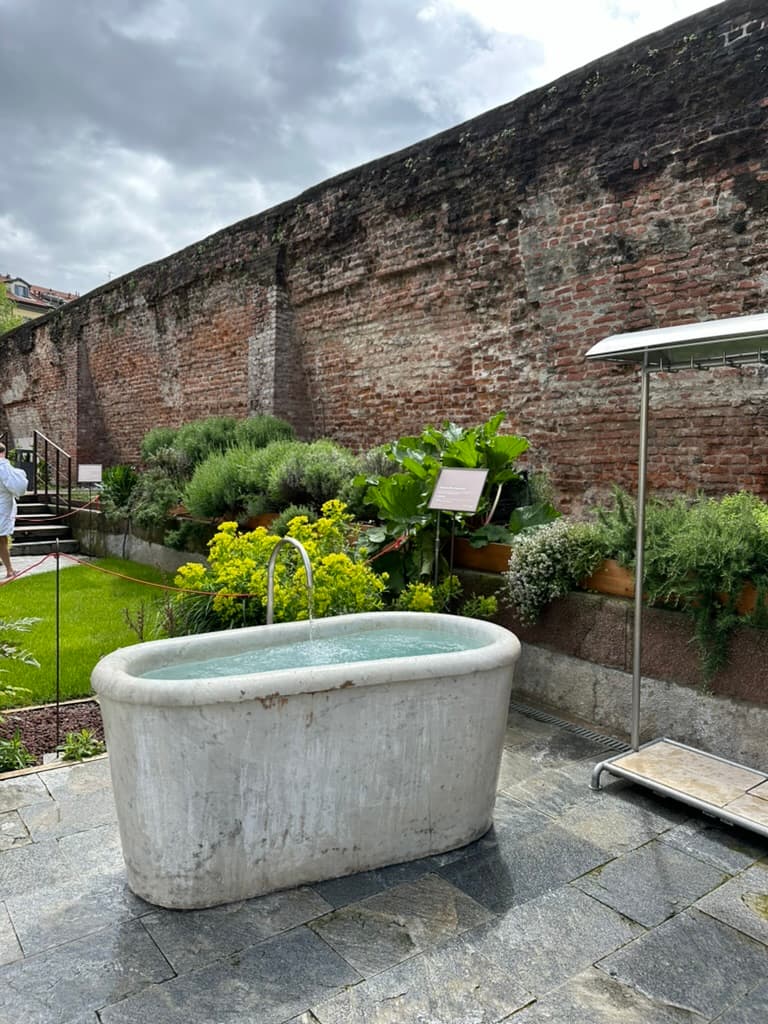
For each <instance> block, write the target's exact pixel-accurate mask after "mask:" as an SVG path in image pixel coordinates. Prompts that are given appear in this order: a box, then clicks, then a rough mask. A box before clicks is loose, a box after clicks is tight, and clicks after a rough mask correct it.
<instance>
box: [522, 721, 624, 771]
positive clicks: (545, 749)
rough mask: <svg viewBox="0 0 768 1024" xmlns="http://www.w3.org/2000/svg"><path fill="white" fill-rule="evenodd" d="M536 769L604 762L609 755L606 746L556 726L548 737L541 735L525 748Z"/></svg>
mask: <svg viewBox="0 0 768 1024" xmlns="http://www.w3.org/2000/svg"><path fill="white" fill-rule="evenodd" d="M524 750H525V753H526V754H527V755H528V757H529V758H530V759H531V763H532V765H533V766H534V768H536V769H542V768H559V767H561V766H562V765H563V764H564V763H570V762H573V761H583V760H584V759H585V758H589V759H590V763H592V762H593V761H599V760H604V759H605V758H606V757H607V756H610V755H609V752H608V750H607V748H606V746H605V744H603V743H600V742H599V741H598V740H593V739H590V738H589V737H587V736H580V735H579V734H578V733H576V732H572V731H571V730H569V729H561V728H559V727H557V726H555V727H554V728H553V729H552V731H551V732H550V733H549V734H548V735H539V736H537V737H536V738H535V740H533V742H531V743H529V744H527V745H526V746H525V748H524Z"/></svg>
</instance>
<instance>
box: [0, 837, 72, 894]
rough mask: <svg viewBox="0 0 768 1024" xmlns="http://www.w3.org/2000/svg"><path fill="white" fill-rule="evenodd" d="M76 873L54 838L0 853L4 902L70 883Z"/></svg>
mask: <svg viewBox="0 0 768 1024" xmlns="http://www.w3.org/2000/svg"><path fill="white" fill-rule="evenodd" d="M76 873H77V872H76V869H75V868H74V867H73V866H72V865H71V864H70V863H69V861H67V860H66V859H65V858H64V857H63V856H62V854H61V852H60V850H59V848H58V846H57V844H56V842H55V840H52V839H50V840H47V841H46V842H43V843H33V844H31V845H29V846H19V847H16V848H15V849H12V850H4V851H3V853H2V854H0V900H7V899H9V898H10V897H12V896H22V895H24V893H26V892H32V891H34V890H36V889H46V888H48V887H51V886H56V885H63V884H66V883H67V882H68V881H70V880H71V879H73V878H74V877H75V875H76Z"/></svg>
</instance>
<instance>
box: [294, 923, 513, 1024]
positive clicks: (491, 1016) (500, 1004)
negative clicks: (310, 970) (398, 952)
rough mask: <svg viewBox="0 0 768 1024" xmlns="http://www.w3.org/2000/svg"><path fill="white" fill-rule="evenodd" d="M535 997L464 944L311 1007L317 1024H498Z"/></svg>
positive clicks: (435, 952)
mask: <svg viewBox="0 0 768 1024" xmlns="http://www.w3.org/2000/svg"><path fill="white" fill-rule="evenodd" d="M530 999H531V996H530V994H529V993H528V992H526V991H525V990H524V989H522V988H520V987H519V985H518V984H517V983H516V982H515V981H514V980H510V978H509V977H508V976H507V975H506V973H505V972H504V971H501V970H499V968H498V967H496V966H495V965H494V964H493V963H491V962H490V961H489V960H486V959H485V957H483V956H482V955H480V954H478V953H476V952H474V951H472V950H470V949H468V948H467V947H466V946H465V945H464V944H462V943H460V942H452V943H450V944H448V945H446V946H444V947H441V948H439V949H431V950H429V951H428V952H426V953H425V954H423V955H422V956H418V957H414V958H412V959H410V960H407V961H406V962H405V963H403V964H400V965H398V966H397V967H394V968H392V969H390V970H388V971H384V972H383V973H381V974H377V975H375V976H374V977H373V978H369V979H368V980H367V981H364V982H362V984H360V985H355V986H353V987H351V988H347V989H345V990H344V991H343V992H340V993H339V994H338V995H337V996H335V997H334V998H333V999H330V1000H327V1001H326V1002H322V1003H319V1004H318V1005H316V1006H315V1007H313V1011H312V1012H313V1014H314V1017H315V1018H316V1019H317V1021H318V1022H319V1024H417V1022H424V1024H427V1022H428V1024H468V1022H472V1024H495V1022H496V1021H501V1020H506V1019H507V1018H508V1016H509V1014H511V1013H513V1012H514V1011H515V1010H516V1009H519V1008H520V1007H521V1006H525V1004H526V1003H528V1002H529V1001H530Z"/></svg>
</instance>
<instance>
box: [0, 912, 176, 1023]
mask: <svg viewBox="0 0 768 1024" xmlns="http://www.w3.org/2000/svg"><path fill="white" fill-rule="evenodd" d="M172 973H173V972H172V971H171V968H170V967H169V965H168V963H167V962H166V961H165V959H164V958H163V956H162V955H161V954H160V952H159V951H158V949H157V947H156V946H155V944H154V943H153V942H152V940H151V939H150V937H149V936H148V935H147V933H146V932H145V931H144V929H143V928H142V927H141V925H140V924H139V922H138V921H131V922H129V923H128V924H124V925H118V926H117V927H114V928H105V929H102V930H101V931H100V932H95V933H94V934H92V935H89V936H87V937H86V938H83V939H76V940H75V941H74V942H68V943H65V944H64V945H62V946H56V947H55V949H52V950H47V951H46V952H45V953H40V954H38V955H37V956H32V957H28V958H26V959H25V960H20V961H17V962H16V963H13V964H9V965H8V966H6V967H0V991H2V993H3V997H2V999H0V1024H19V1022H20V1021H23V1022H24V1024H65V1022H66V1024H68V1022H70V1021H71V1020H77V1018H78V1016H82V1015H87V1013H88V1012H89V1011H93V1010H96V1009H97V1008H98V1007H100V1006H103V1005H104V1004H105V1003H108V1002H112V1001H114V1000H118V999H122V998H123V997H124V996H127V995H129V994H131V993H132V992H136V991H138V990H139V989H141V988H143V987H144V986H145V985H148V984H150V983H152V982H157V981H162V980H163V979H165V978H169V977H170V976H171V975H172ZM144 1024H146V1022H144Z"/></svg>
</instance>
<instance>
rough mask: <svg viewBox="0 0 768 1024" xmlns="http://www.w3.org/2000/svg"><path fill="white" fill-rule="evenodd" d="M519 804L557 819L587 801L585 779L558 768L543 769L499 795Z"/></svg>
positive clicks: (587, 791) (588, 792) (506, 788)
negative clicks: (569, 809)
mask: <svg viewBox="0 0 768 1024" xmlns="http://www.w3.org/2000/svg"><path fill="white" fill-rule="evenodd" d="M501 792H502V793H504V795H505V796H507V797H509V798H510V799H511V800H514V801H515V802H516V803H518V804H524V805H525V806H527V807H531V808H533V809H534V810H536V811H540V812H541V813H543V814H546V815H547V816H548V817H550V818H557V817H558V816H559V815H561V814H563V813H564V812H565V811H567V810H568V808H570V807H573V806H574V805H576V804H579V803H581V802H582V801H584V800H589V799H590V790H589V785H588V783H586V784H585V780H584V779H580V778H573V776H572V775H569V774H567V773H566V772H564V771H561V770H560V769H558V768H546V769H544V770H543V771H540V772H536V774H535V775H532V776H530V777H529V778H527V779H523V780H522V781H521V782H518V783H516V784H515V785H512V786H505V787H504V789H503V790H502V791H501Z"/></svg>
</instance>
